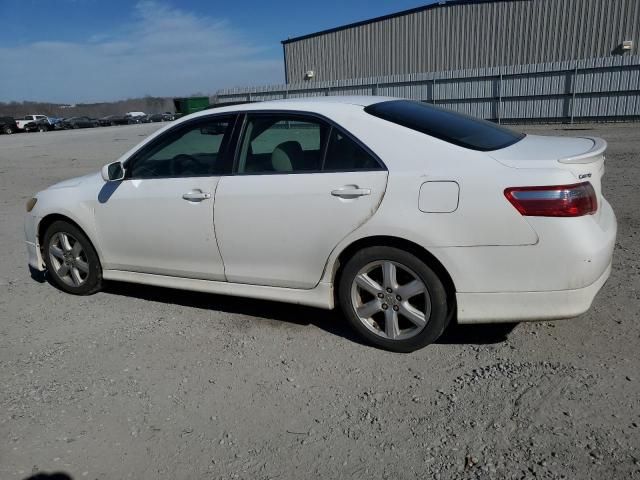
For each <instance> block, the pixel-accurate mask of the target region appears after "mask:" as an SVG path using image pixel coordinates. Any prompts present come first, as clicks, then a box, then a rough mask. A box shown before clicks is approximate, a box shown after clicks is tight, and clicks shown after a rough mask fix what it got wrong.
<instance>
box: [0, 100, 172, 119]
mask: <svg viewBox="0 0 640 480" xmlns="http://www.w3.org/2000/svg"><path fill="white" fill-rule="evenodd" d="M173 111H174V107H173V98H168V97H143V98H129V99H127V100H119V101H117V102H103V103H78V104H76V105H64V104H59V103H45V102H28V101H26V102H9V103H3V102H0V117H2V116H10V117H15V118H19V117H22V116H24V115H30V114H42V115H47V116H50V117H77V116H88V117H93V118H100V117H104V116H106V115H123V114H125V113H126V112H145V113H159V112H173Z"/></svg>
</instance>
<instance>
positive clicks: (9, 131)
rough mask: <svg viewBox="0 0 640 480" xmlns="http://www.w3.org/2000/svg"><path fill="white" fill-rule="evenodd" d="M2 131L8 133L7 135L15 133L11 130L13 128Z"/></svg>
mask: <svg viewBox="0 0 640 480" xmlns="http://www.w3.org/2000/svg"><path fill="white" fill-rule="evenodd" d="M2 131H3V132H4V133H6V134H7V135H11V134H12V133H13V128H11V127H4V128H3V129H2Z"/></svg>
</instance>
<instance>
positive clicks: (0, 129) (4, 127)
mask: <svg viewBox="0 0 640 480" xmlns="http://www.w3.org/2000/svg"><path fill="white" fill-rule="evenodd" d="M17 131H18V125H17V124H16V121H15V119H14V118H13V117H0V133H5V134H7V135H11V134H12V133H15V132H17Z"/></svg>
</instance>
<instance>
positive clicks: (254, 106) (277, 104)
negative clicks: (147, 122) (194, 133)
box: [181, 95, 399, 120]
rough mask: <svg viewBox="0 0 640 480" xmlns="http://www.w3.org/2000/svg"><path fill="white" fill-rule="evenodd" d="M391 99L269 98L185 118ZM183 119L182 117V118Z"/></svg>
mask: <svg viewBox="0 0 640 480" xmlns="http://www.w3.org/2000/svg"><path fill="white" fill-rule="evenodd" d="M389 100H399V99H398V98H394V97H377V96H371V95H370V96H365V95H361V96H338V95H336V96H322V97H300V98H287V99H283V100H267V101H264V102H247V103H240V104H234V105H229V106H225V105H224V104H222V105H220V106H215V107H213V108H208V109H206V110H202V111H200V112H197V113H194V114H191V115H188V116H186V117H183V118H195V117H199V116H203V115H210V114H212V113H224V112H242V111H248V110H302V111H314V110H316V109H317V108H320V107H322V109H323V110H324V109H326V108H328V107H329V108H330V107H331V106H332V105H336V106H337V105H342V106H353V107H354V108H357V109H359V110H362V108H363V107H367V106H369V105H373V104H375V103H380V102H385V101H389ZM181 120H182V119H181Z"/></svg>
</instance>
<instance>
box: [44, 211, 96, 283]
mask: <svg viewBox="0 0 640 480" xmlns="http://www.w3.org/2000/svg"><path fill="white" fill-rule="evenodd" d="M42 245H43V248H44V252H43V253H44V255H43V257H44V261H45V264H46V266H47V271H48V273H49V278H50V279H51V282H52V283H53V284H54V285H55V286H57V287H58V288H60V289H61V290H64V291H65V292H68V293H72V294H74V295H90V294H92V293H95V292H97V291H98V290H100V288H101V287H102V267H101V266H100V260H99V258H98V254H97V253H96V251H95V249H94V248H93V245H91V242H90V241H89V239H88V238H87V237H86V235H85V234H84V233H83V232H82V231H81V230H80V229H79V228H78V227H76V226H75V225H72V224H71V223H69V222H65V221H62V220H59V221H56V222H54V223H52V224H51V226H50V227H49V228H47V231H46V232H45V234H44V239H43V242H42Z"/></svg>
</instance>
